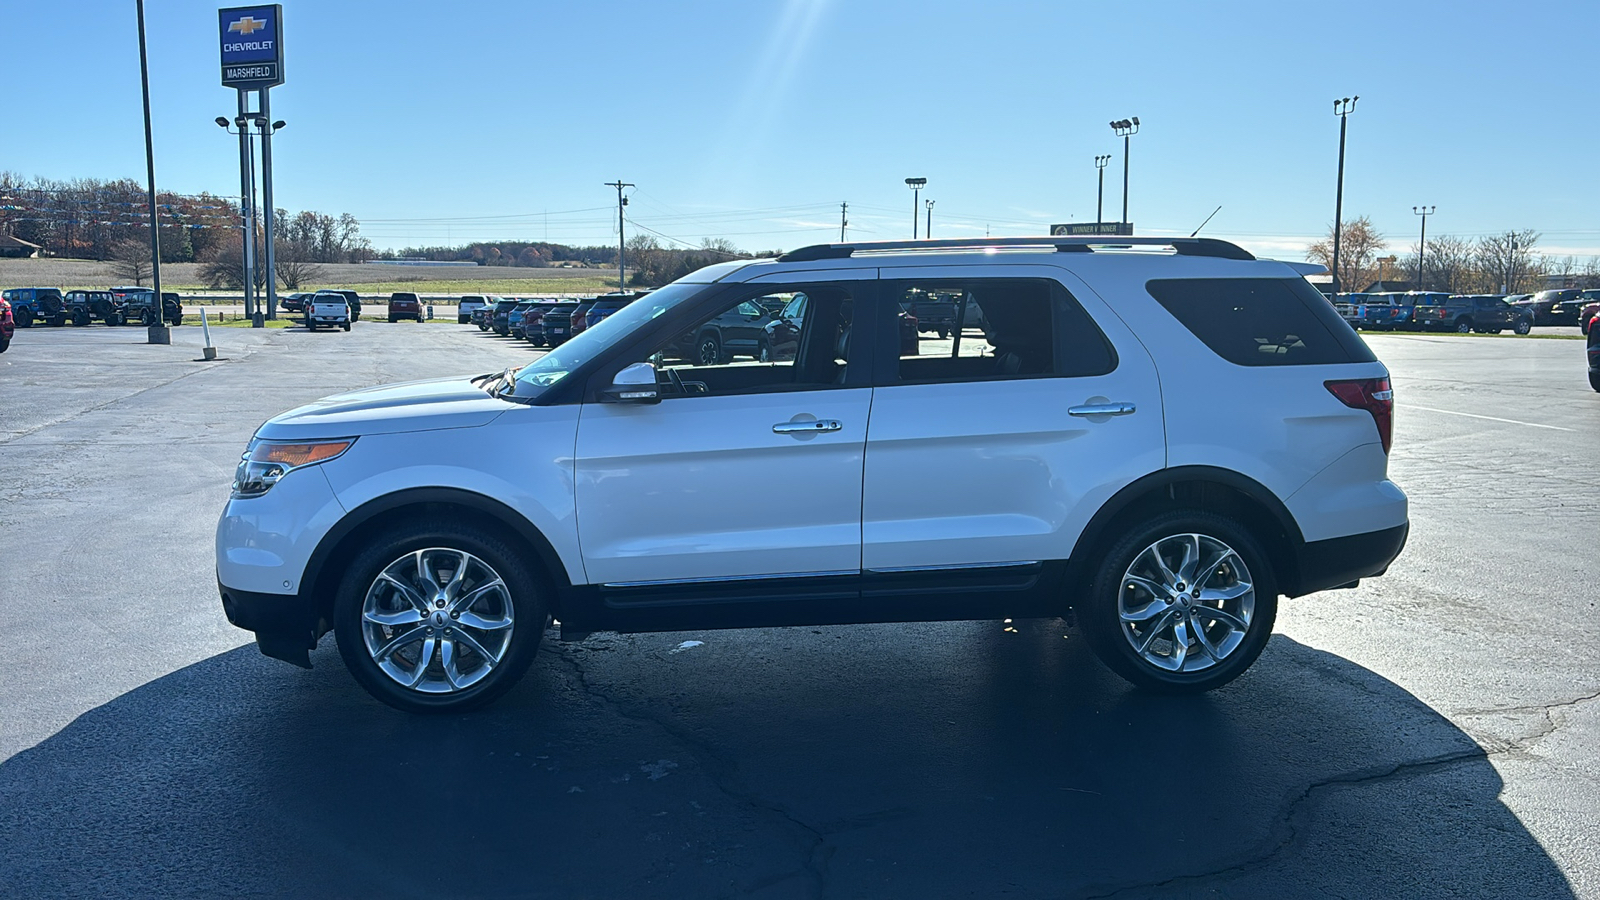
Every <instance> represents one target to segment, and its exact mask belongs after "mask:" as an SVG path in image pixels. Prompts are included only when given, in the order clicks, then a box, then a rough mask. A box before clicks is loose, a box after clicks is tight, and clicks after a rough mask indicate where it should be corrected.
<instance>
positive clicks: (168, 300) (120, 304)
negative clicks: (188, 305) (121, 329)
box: [101, 287, 183, 326]
mask: <svg viewBox="0 0 1600 900" xmlns="http://www.w3.org/2000/svg"><path fill="white" fill-rule="evenodd" d="M111 296H112V297H114V298H115V299H116V301H117V309H116V311H115V313H114V314H115V315H116V316H117V317H118V321H117V322H116V324H118V325H123V324H127V323H129V322H133V323H135V324H138V325H154V324H155V323H156V313H155V305H156V292H155V291H152V290H151V289H149V288H141V287H117V288H112V289H111ZM101 318H104V316H101ZM161 318H162V319H164V320H166V322H167V324H168V325H174V326H176V325H182V324H183V304H182V303H181V302H179V300H178V295H177V294H172V293H168V292H166V291H162V292H161ZM106 324H107V325H110V324H112V323H111V322H110V321H109V320H108V321H107V322H106Z"/></svg>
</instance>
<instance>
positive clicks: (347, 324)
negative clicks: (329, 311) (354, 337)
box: [344, 322, 350, 331]
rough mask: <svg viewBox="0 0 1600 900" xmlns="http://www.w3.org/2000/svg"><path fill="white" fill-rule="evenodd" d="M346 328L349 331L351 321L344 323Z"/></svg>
mask: <svg viewBox="0 0 1600 900" xmlns="http://www.w3.org/2000/svg"><path fill="white" fill-rule="evenodd" d="M344 330H345V331H349V330H350V323H349V322H346V323H344Z"/></svg>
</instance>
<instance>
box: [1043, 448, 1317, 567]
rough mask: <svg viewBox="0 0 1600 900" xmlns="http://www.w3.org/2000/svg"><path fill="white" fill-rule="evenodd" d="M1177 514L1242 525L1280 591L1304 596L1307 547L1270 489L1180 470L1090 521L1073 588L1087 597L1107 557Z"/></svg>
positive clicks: (1142, 483) (1220, 474)
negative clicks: (1143, 529)
mask: <svg viewBox="0 0 1600 900" xmlns="http://www.w3.org/2000/svg"><path fill="white" fill-rule="evenodd" d="M1176 509H1197V510H1203V511H1206V512H1214V513H1219V514H1221V515H1226V516H1229V517H1231V518H1234V519H1238V520H1239V521H1240V522H1241V523H1242V524H1244V525H1245V527H1247V528H1249V529H1250V531H1251V533H1252V535H1254V536H1255V537H1256V539H1257V540H1259V541H1260V542H1261V544H1262V546H1263V547H1264V548H1265V549H1266V551H1267V554H1268V556H1269V557H1270V562H1271V564H1272V569H1273V573H1274V574H1275V575H1276V576H1277V579H1278V590H1279V591H1280V592H1281V593H1283V594H1286V595H1288V596H1291V597H1293V596H1297V595H1298V594H1299V593H1300V590H1299V588H1300V565H1299V557H1298V555H1297V553H1296V548H1297V547H1299V546H1300V545H1301V544H1303V543H1304V542H1305V538H1304V535H1303V534H1302V533H1301V531H1300V526H1299V524H1298V523H1296V522H1295V519H1294V516H1293V514H1291V513H1290V512H1289V508H1288V507H1287V506H1285V505H1284V503H1283V501H1282V500H1280V499H1279V498H1278V496H1277V495H1276V494H1274V493H1273V492H1272V491H1271V490H1269V489H1268V488H1267V487H1266V486H1265V485H1263V484H1261V483H1260V482H1258V481H1256V480H1255V479H1253V478H1250V477H1248V476H1246V475H1241V474H1239V473H1238V472H1234V471H1230V470H1228V469H1221V468H1216V467H1213V466H1177V467H1174V468H1170V469H1162V470H1161V471H1159V472H1152V473H1151V474H1149V475H1146V476H1145V477H1143V478H1140V479H1138V480H1136V481H1134V482H1133V483H1131V484H1129V485H1128V486H1126V487H1124V488H1123V489H1122V490H1120V491H1118V492H1117V493H1116V494H1114V495H1112V497H1111V499H1110V500H1107V501H1106V502H1105V504H1104V505H1102V506H1101V507H1100V510H1099V511H1098V512H1096V513H1095V514H1094V516H1093V517H1092V518H1091V519H1090V520H1089V524H1088V525H1086V526H1085V527H1084V529H1083V533H1082V534H1080V535H1079V537H1078V541H1077V543H1076V544H1075V545H1074V546H1073V548H1072V555H1071V556H1070V557H1068V575H1067V577H1068V578H1069V579H1070V581H1069V584H1070V585H1071V589H1072V590H1073V592H1074V594H1077V595H1080V596H1081V595H1083V594H1084V593H1085V592H1086V591H1087V589H1088V587H1089V579H1091V578H1092V577H1093V576H1094V569H1095V566H1096V564H1097V563H1098V562H1099V559H1100V557H1101V556H1103V555H1104V554H1105V552H1106V551H1107V549H1108V548H1109V547H1110V546H1111V544H1112V543H1113V542H1115V541H1116V540H1117V538H1118V537H1119V536H1120V535H1122V534H1123V533H1125V532H1126V531H1127V530H1128V529H1129V528H1131V527H1134V526H1135V525H1136V524H1137V523H1138V522H1141V521H1144V520H1145V519H1148V518H1150V517H1151V516H1155V515H1158V514H1160V513H1163V512H1168V511H1170V510H1176Z"/></svg>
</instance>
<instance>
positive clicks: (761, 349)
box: [756, 338, 772, 362]
mask: <svg viewBox="0 0 1600 900" xmlns="http://www.w3.org/2000/svg"><path fill="white" fill-rule="evenodd" d="M756 362H772V346H771V345H770V344H768V343H767V339H766V338H762V339H761V343H760V344H757V345H756Z"/></svg>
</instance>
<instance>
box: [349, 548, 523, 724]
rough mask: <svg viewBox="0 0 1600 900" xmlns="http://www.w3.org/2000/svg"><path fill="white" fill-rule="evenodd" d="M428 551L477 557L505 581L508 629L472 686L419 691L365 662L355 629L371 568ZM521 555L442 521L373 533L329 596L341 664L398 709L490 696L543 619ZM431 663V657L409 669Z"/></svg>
mask: <svg viewBox="0 0 1600 900" xmlns="http://www.w3.org/2000/svg"><path fill="white" fill-rule="evenodd" d="M429 548H443V549H448V550H456V551H465V552H466V553H470V554H472V555H473V556H475V557H477V558H478V559H479V560H481V561H483V562H484V563H486V564H487V565H488V566H489V567H490V568H492V569H493V572H494V573H495V574H498V575H499V577H500V579H501V580H502V581H503V582H505V585H506V592H507V595H508V596H509V599H510V607H511V609H510V615H511V620H512V626H511V628H512V634H511V638H510V641H509V643H508V645H507V646H506V648H505V651H504V654H503V655H502V656H501V658H500V662H499V663H498V664H496V665H495V666H494V667H493V668H492V669H491V671H490V672H489V673H488V674H487V675H485V676H483V678H482V679H481V680H479V681H477V682H476V683H474V684H472V685H470V686H469V687H466V688H463V689H460V690H454V691H450V692H448V693H424V692H421V691H416V690H412V689H410V688H408V687H405V686H402V685H401V684H400V683H399V682H397V681H395V680H394V679H393V678H391V677H390V676H389V675H388V674H386V673H385V672H384V671H383V669H381V668H380V667H379V666H378V664H377V663H376V662H374V661H373V659H372V653H371V651H369V650H368V648H367V642H366V637H365V636H364V634H363V631H362V627H363V609H362V607H363V605H364V604H365V602H366V600H367V592H368V588H369V586H370V585H372V584H373V582H374V581H375V580H376V579H377V577H378V575H379V573H381V572H382V571H383V570H384V569H385V568H387V567H388V566H389V565H390V564H391V563H393V562H395V561H397V560H399V559H401V558H403V557H404V556H406V555H407V554H409V553H414V552H416V551H419V550H425V549H429ZM527 557H528V554H527V553H525V552H523V551H520V550H518V549H517V548H515V547H512V546H511V545H510V544H508V543H506V541H505V540H504V539H503V538H501V537H500V535H499V534H498V533H497V532H496V531H493V530H489V529H485V528H482V527H480V526H478V525H474V524H471V523H468V522H461V521H457V520H454V519H450V518H428V519H422V520H416V521H412V522H409V523H404V524H400V525H396V526H393V527H391V528H390V529H388V530H386V531H383V532H380V533H378V534H377V535H375V536H374V537H373V538H372V539H370V540H369V541H368V542H367V544H366V546H365V547H364V548H363V549H362V550H361V551H360V552H358V553H356V554H355V556H354V558H353V559H352V560H351V561H350V563H349V566H348V567H347V568H346V570H345V575H344V578H343V580H342V581H341V582H340V584H339V588H338V593H337V594H335V597H334V607H333V630H334V636H335V638H336V640H337V642H338V645H339V655H340V656H342V657H343V658H344V663H345V667H346V668H347V669H349V670H350V674H351V676H352V677H354V678H355V680H356V682H357V683H358V684H360V685H361V686H362V687H363V688H365V689H366V691H367V693H369V694H371V695H372V696H374V697H376V698H377V699H379V700H381V701H383V702H384V703H387V704H388V705H390V706H392V707H394V708H396V709H400V710H404V711H406V712H412V713H453V712H460V711H462V710H466V709H472V708H475V707H479V706H483V705H484V704H486V703H490V702H492V701H494V700H496V699H498V698H499V697H500V696H502V695H504V694H505V692H506V691H509V690H510V689H511V688H512V687H513V686H515V685H516V683H517V681H518V680H519V679H521V678H522V676H523V674H524V673H525V672H527V670H528V666H529V665H530V664H531V663H532V662H533V657H534V654H535V653H537V652H538V649H539V641H540V639H541V638H543V637H544V630H545V627H546V625H547V624H548V622H549V617H548V610H549V604H548V602H547V600H546V597H545V588H544V586H543V584H542V583H541V582H540V581H539V579H538V578H537V577H536V575H535V573H534V572H532V571H530V570H529V569H528V568H527V566H526V564H525V563H524V560H525V559H527ZM446 608H448V607H446ZM445 624H446V625H448V623H445ZM423 625H424V623H419V624H417V625H415V626H413V627H423ZM436 665H438V662H437V658H435V660H434V661H432V662H430V663H429V666H428V667H420V666H419V667H418V668H417V671H428V670H429V669H430V668H431V667H432V666H436Z"/></svg>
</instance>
